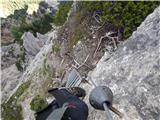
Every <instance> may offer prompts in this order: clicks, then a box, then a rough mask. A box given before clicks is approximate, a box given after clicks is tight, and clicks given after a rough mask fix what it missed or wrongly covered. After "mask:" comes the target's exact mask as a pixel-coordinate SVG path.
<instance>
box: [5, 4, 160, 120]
mask: <svg viewBox="0 0 160 120" xmlns="http://www.w3.org/2000/svg"><path fill="white" fill-rule="evenodd" d="M159 4H160V2H144V1H139V2H138V1H136V2H133V1H126V2H117V1H114V2H113V1H112V2H111V1H108V2H107V1H103V2H100V1H94V2H93V1H92V2H85V1H84V2H80V1H78V2H76V4H73V2H60V5H59V9H58V10H57V11H56V12H55V14H54V15H53V14H52V13H50V12H42V11H41V13H42V14H39V13H34V14H33V15H32V16H30V17H31V19H29V20H28V18H27V16H28V15H27V14H26V11H27V7H26V8H24V9H21V10H17V11H15V16H17V15H18V16H20V17H18V24H15V25H14V26H13V27H12V29H11V32H12V34H13V37H14V39H15V42H17V43H18V44H20V45H21V47H22V48H21V54H20V55H19V57H18V59H17V62H16V65H17V67H18V68H19V70H20V71H22V72H23V70H24V69H23V67H22V64H23V63H24V62H25V60H24V59H25V49H24V46H23V40H22V39H21V37H22V35H23V33H24V32H27V31H30V32H32V33H33V34H34V35H36V32H39V33H41V34H46V33H47V32H50V31H51V30H52V27H53V26H52V25H56V26H58V27H59V29H58V34H57V36H58V37H57V38H56V39H51V45H52V51H49V53H48V55H47V56H45V55H44V56H45V57H46V58H45V59H44V62H43V65H42V69H41V70H42V72H40V70H39V69H37V71H38V70H39V73H40V75H39V76H38V75H37V76H36V75H32V76H34V77H35V78H34V79H33V81H32V82H35V81H36V82H35V86H33V87H35V89H36V87H37V89H39V88H40V87H41V90H37V91H38V92H39V91H43V92H44V93H46V92H47V89H48V88H49V87H50V86H51V85H50V84H51V83H53V82H55V81H54V80H55V79H58V80H59V79H60V80H59V81H60V85H62V84H63V83H62V82H64V81H63V80H64V79H65V75H66V71H67V70H68V69H70V68H71V67H73V66H74V67H75V68H76V67H77V66H78V64H79V65H81V64H83V63H84V61H85V62H86V63H85V64H84V66H85V67H82V66H80V68H79V71H80V73H82V74H83V75H84V74H87V73H88V71H90V70H92V69H93V68H94V67H95V66H96V63H97V62H98V61H99V59H100V58H101V57H102V56H103V54H104V52H106V51H109V52H110V50H109V49H108V48H107V47H108V46H109V47H111V48H113V51H115V50H116V49H117V45H118V44H119V43H120V42H121V41H123V40H124V39H126V38H128V37H130V36H131V34H132V32H133V31H135V30H136V29H137V27H138V26H139V25H140V24H141V22H142V21H143V20H144V19H145V17H146V16H147V15H148V14H150V13H151V12H152V11H153V10H154V9H155V8H156V7H157V6H158V5H159ZM41 5H42V6H43V5H44V4H41ZM74 5H75V6H74ZM71 8H72V9H71ZM70 10H72V11H70ZM69 12H70V14H69ZM22 14H23V15H24V16H23V15H22ZM68 15H69V16H68ZM15 16H14V15H13V16H10V17H13V19H14V17H15ZM111 32H113V34H111V38H112V37H114V38H116V39H114V40H112V39H110V38H107V37H106V35H107V34H108V33H111ZM53 34H54V33H52V35H53ZM52 42H53V44H52ZM42 48H43V47H42ZM46 49H47V48H43V50H44V51H45V50H46ZM113 51H111V52H113ZM44 56H43V57H44ZM57 58H58V59H57ZM36 59H37V58H36ZM39 59H42V58H39ZM48 59H50V61H51V62H50V63H49V64H48V61H47V60H48ZM77 61H78V62H77ZM35 63H36V62H35ZM37 64H38V65H39V64H41V63H40V62H39V63H37ZM53 64H54V65H53ZM55 64H56V65H55ZM34 66H35V64H33V66H32V67H34ZM39 66H40V65H39ZM51 69H53V70H51ZM66 69H67V70H66ZM67 72H68V71H67ZM44 76H45V77H44ZM27 77H28V76H27ZM41 79H43V80H41ZM34 80H35V81H34ZM47 82H48V83H47ZM42 83H43V84H44V86H43V84H42ZM45 83H47V84H45ZM60 85H58V86H60ZM29 86H30V82H27V83H24V84H22V85H21V86H20V87H19V89H18V90H17V92H16V93H15V94H13V96H12V97H11V98H10V99H9V100H8V101H7V102H6V103H3V104H2V117H3V118H4V119H5V120H22V119H23V115H22V114H23V113H22V106H21V104H20V103H21V102H22V99H23V98H21V95H22V94H23V93H24V92H26V91H27V89H28V88H29ZM42 86H43V87H42ZM52 87H53V86H52ZM42 88H43V90H42ZM35 89H34V90H35ZM30 92H31V91H30ZM44 93H43V94H44ZM37 95H39V94H38V93H36V94H35V96H31V97H32V98H33V99H32V101H31V102H30V103H29V104H28V106H29V108H30V109H31V110H33V111H34V112H37V111H39V110H40V109H42V108H44V107H45V106H46V105H47V103H46V101H45V97H46V96H45V95H41V96H37ZM28 96H29V95H28ZM29 97H30V96H29ZM41 105H42V106H41Z"/></svg>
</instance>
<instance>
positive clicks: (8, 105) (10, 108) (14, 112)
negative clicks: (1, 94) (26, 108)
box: [2, 81, 31, 120]
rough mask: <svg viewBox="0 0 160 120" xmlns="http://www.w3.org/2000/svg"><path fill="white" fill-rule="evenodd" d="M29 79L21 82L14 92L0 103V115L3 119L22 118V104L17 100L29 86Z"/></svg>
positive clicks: (21, 119) (16, 119)
mask: <svg viewBox="0 0 160 120" xmlns="http://www.w3.org/2000/svg"><path fill="white" fill-rule="evenodd" d="M30 83H31V81H28V82H26V83H23V84H22V85H21V86H20V87H19V88H18V89H17V91H16V93H15V94H14V95H13V96H12V97H11V98H10V99H9V100H8V101H7V102H5V103H3V104H2V117H3V119H4V120H23V117H22V106H21V105H20V104H19V103H18V102H17V101H18V98H19V97H20V96H21V95H22V94H23V93H24V92H25V91H26V90H27V89H28V88H29V86H30Z"/></svg>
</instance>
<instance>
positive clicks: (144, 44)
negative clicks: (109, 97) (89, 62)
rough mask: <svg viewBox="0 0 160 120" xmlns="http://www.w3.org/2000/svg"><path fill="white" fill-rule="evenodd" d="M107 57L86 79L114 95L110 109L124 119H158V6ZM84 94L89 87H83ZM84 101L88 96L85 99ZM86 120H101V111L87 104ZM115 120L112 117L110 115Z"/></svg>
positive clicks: (159, 80)
mask: <svg viewBox="0 0 160 120" xmlns="http://www.w3.org/2000/svg"><path fill="white" fill-rule="evenodd" d="M107 58H108V56H107V54H106V55H104V56H103V58H102V59H101V60H100V62H99V63H98V65H97V67H96V68H95V69H94V70H93V71H92V72H90V74H89V75H88V79H92V80H93V81H95V82H96V84H97V85H106V86H108V87H110V88H111V90H112V91H113V93H114V101H113V106H115V107H116V108H118V109H119V110H120V111H121V112H122V113H123V114H124V117H123V119H124V120H158V118H159V114H160V94H159V93H160V7H158V8H157V9H155V10H154V12H153V13H152V14H150V15H149V16H148V17H147V18H146V20H145V21H144V22H143V23H142V24H141V25H140V27H138V28H137V31H135V32H133V34H132V36H131V37H130V38H129V39H128V40H127V41H126V42H124V43H123V44H121V45H120V46H119V48H118V49H117V51H116V52H115V53H114V54H113V56H112V57H111V58H110V59H107ZM83 87H84V88H85V89H86V90H87V91H91V89H93V88H92V87H89V86H88V85H84V86H83ZM86 102H87V103H88V104H89V102H88V96H87V97H86ZM89 107H90V114H89V119H88V120H105V114H104V112H102V111H97V110H94V109H93V108H92V107H91V106H90V105H89ZM113 117H114V118H115V120H118V119H120V118H118V117H117V116H116V115H113Z"/></svg>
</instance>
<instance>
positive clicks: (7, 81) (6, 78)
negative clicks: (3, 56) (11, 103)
mask: <svg viewBox="0 0 160 120" xmlns="http://www.w3.org/2000/svg"><path fill="white" fill-rule="evenodd" d="M21 75H22V73H21V72H20V71H18V69H17V67H16V66H15V64H13V65H11V66H10V67H8V68H5V69H4V70H2V79H1V90H2V103H3V102H4V101H5V100H6V99H7V98H8V96H10V95H11V93H12V90H13V89H14V88H15V87H16V86H17V84H18V83H19V81H20V77H21Z"/></svg>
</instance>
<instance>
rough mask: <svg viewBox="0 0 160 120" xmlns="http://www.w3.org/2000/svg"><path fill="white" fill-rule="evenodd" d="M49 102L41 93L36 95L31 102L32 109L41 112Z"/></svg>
mask: <svg viewBox="0 0 160 120" xmlns="http://www.w3.org/2000/svg"><path fill="white" fill-rule="evenodd" d="M47 105H48V103H47V101H46V100H45V99H44V98H41V97H40V96H39V95H37V96H36V97H34V98H33V99H32V101H31V103H30V106H31V110H33V111H35V112H39V111H40V110H42V109H43V108H45V107H47Z"/></svg>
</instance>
